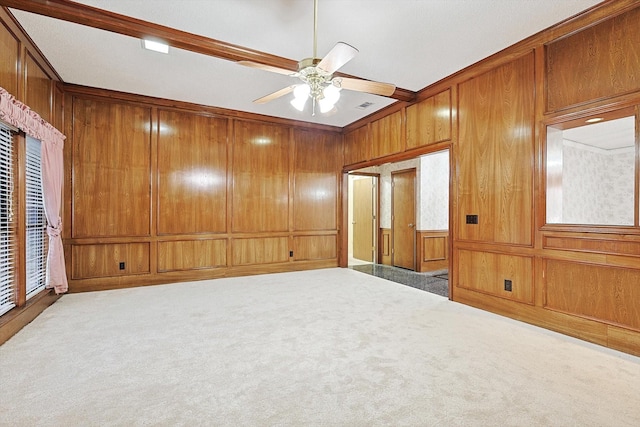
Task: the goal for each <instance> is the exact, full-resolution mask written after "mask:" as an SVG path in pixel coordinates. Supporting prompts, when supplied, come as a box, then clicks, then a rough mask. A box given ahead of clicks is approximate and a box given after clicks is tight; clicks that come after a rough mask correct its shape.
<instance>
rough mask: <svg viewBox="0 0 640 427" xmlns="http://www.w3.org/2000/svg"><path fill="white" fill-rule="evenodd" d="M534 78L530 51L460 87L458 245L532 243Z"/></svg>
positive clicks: (457, 148) (457, 149) (528, 244)
mask: <svg viewBox="0 0 640 427" xmlns="http://www.w3.org/2000/svg"><path fill="white" fill-rule="evenodd" d="M533 77H534V57H533V52H531V53H529V54H527V55H525V56H523V57H522V58H518V59H516V60H513V61H510V62H508V63H506V64H503V65H501V66H499V67H496V68H494V69H493V70H491V71H487V72H486V73H484V74H481V75H479V76H477V77H474V78H472V79H470V80H468V81H466V82H464V83H461V84H460V85H459V89H458V117H459V127H460V135H459V137H458V141H457V147H456V151H457V159H458V161H459V169H458V170H459V175H458V188H457V195H458V211H457V224H458V235H457V238H458V239H459V240H478V241H483V242H494V243H512V244H517V245H527V246H530V245H531V243H532V228H533V224H532V222H531V219H532V207H533V162H532V159H533V153H534V138H533V135H534V134H533V132H534V111H533V110H534V103H533V97H534V92H535V84H534V83H535V81H534V78H533ZM467 215H477V216H478V223H477V224H467V223H466V216H467Z"/></svg>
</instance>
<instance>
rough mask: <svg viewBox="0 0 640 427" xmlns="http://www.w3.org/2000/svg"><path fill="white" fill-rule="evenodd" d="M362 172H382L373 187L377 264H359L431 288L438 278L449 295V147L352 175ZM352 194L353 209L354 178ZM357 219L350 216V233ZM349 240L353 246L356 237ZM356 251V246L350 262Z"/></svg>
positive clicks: (441, 289) (362, 268) (442, 290)
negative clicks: (376, 199)
mask: <svg viewBox="0 0 640 427" xmlns="http://www.w3.org/2000/svg"><path fill="white" fill-rule="evenodd" d="M357 174H366V175H367V176H371V175H377V176H378V177H379V178H378V191H377V192H374V193H377V194H378V197H379V199H378V203H377V205H378V214H377V219H376V221H377V225H374V227H375V231H374V233H373V239H374V242H376V243H374V244H373V247H375V248H376V254H375V255H374V256H373V264H369V265H364V266H357V264H355V265H356V267H354V268H355V269H358V270H359V271H362V272H366V273H370V274H375V275H378V276H380V277H385V278H388V279H390V280H394V281H398V282H400V283H404V284H407V285H410V286H414V287H419V288H420V289H424V290H427V291H430V292H431V291H432V289H431V288H432V286H431V285H432V284H434V283H436V282H437V286H436V288H437V291H436V292H434V293H438V294H440V295H443V296H448V282H447V280H448V268H449V256H450V255H449V250H450V244H449V206H450V200H449V185H450V158H449V150H448V149H446V150H442V151H438V152H434V153H429V154H425V155H422V156H420V157H417V158H414V159H410V160H405V161H401V162H395V163H387V164H384V165H380V166H372V167H368V168H364V169H360V170H357V171H353V172H351V173H350V179H351V175H354V176H357ZM348 199H349V206H350V209H351V206H352V203H353V199H354V193H353V187H352V185H351V181H350V188H349V196H348ZM367 203H368V202H367ZM373 205H374V206H375V205H376V204H375V203H374V204H373ZM399 205H402V209H400V210H399ZM407 210H408V211H407ZM350 215H352V214H351V212H350ZM374 215H375V213H374ZM399 215H402V217H399ZM352 222H353V217H352V216H350V217H349V222H348V224H347V225H348V227H349V235H350V238H351V236H352V233H353V230H354V226H355V225H357V221H356V224H352ZM400 233H403V234H405V236H404V237H403V236H401V235H400ZM349 244H350V247H349V248H350V251H351V250H352V247H351V244H352V243H351V240H350V243H349ZM351 255H352V252H350V266H351V265H352V264H351V261H352V258H351ZM425 283H427V284H428V286H427V285H425Z"/></svg>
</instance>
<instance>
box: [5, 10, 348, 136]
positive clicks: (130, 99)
mask: <svg viewBox="0 0 640 427" xmlns="http://www.w3.org/2000/svg"><path fill="white" fill-rule="evenodd" d="M0 1H2V0H0ZM63 90H64V92H65V93H66V94H69V95H73V96H80V97H82V98H86V99H95V100H97V101H105V100H109V99H111V100H115V101H118V102H126V103H134V104H136V105H144V106H148V107H158V108H162V109H178V110H181V111H185V110H186V111H191V112H196V113H198V114H205V115H207V114H208V115H213V116H218V117H223V118H231V119H239V120H243V121H256V122H261V123H265V122H266V123H269V124H280V125H285V126H294V127H296V128H304V129H315V130H323V131H328V132H342V128H339V127H336V126H328V125H322V124H316V123H311V122H303V121H296V120H290V119H282V118H279V117H272V116H266V115H263V114H256V113H247V112H243V111H237V110H230V109H226V108H220V107H211V106H208V105H199V104H193V103H190V102H184V101H176V100H171V99H164V98H154V97H151V96H144V95H136V94H132V93H128V92H118V91H114V90H108V89H100V88H94V87H89V86H80V85H73V84H68V83H67V84H64V87H63Z"/></svg>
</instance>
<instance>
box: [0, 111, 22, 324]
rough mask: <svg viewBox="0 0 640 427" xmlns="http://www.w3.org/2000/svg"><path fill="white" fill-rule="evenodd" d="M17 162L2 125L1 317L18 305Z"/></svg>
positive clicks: (9, 133)
mask: <svg viewBox="0 0 640 427" xmlns="http://www.w3.org/2000/svg"><path fill="white" fill-rule="evenodd" d="M13 159H14V152H13V138H12V135H11V131H10V130H9V129H7V128H5V127H3V126H2V124H0V315H1V314H3V313H6V312H7V311H9V310H11V309H12V308H13V307H14V306H15V303H16V290H15V279H14V277H15V276H14V265H15V251H16V249H17V246H18V245H17V241H16V233H15V221H14V206H13V203H14V200H13V181H14V168H13V163H14V161H13Z"/></svg>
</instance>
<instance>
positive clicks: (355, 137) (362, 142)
mask: <svg viewBox="0 0 640 427" xmlns="http://www.w3.org/2000/svg"><path fill="white" fill-rule="evenodd" d="M370 158H371V142H370V140H369V126H362V127H360V128H358V129H355V130H352V131H351V132H348V133H347V134H346V135H345V136H344V164H345V165H351V164H354V163H360V162H363V161H366V160H369V159H370Z"/></svg>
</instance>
